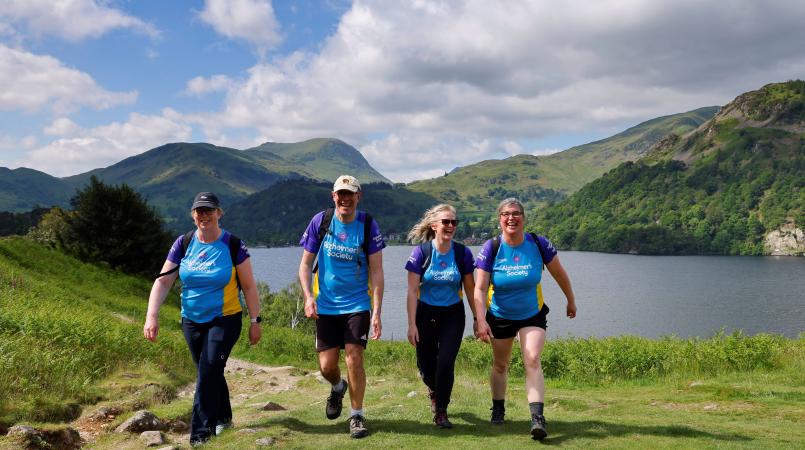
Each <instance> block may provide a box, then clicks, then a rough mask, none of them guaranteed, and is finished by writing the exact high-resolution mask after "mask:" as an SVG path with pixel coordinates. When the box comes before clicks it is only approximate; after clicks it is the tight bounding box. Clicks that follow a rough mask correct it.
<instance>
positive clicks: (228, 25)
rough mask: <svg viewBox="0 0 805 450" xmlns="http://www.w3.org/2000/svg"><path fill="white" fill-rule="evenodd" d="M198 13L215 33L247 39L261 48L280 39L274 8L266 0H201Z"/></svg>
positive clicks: (274, 43) (268, 47)
mask: <svg viewBox="0 0 805 450" xmlns="http://www.w3.org/2000/svg"><path fill="white" fill-rule="evenodd" d="M199 17H200V18H201V20H202V21H204V22H205V23H207V24H209V25H211V26H212V27H213V29H214V30H215V31H216V32H217V33H219V34H221V35H224V36H226V37H228V38H230V39H242V40H245V41H248V42H250V43H252V44H254V45H255V46H257V48H258V50H260V51H261V52H264V51H265V50H268V49H270V48H273V47H275V46H276V45H277V44H279V43H280V42H281V41H282V36H281V35H280V32H279V28H280V25H279V22H277V19H276V17H275V16H274V8H273V7H272V6H271V2H270V1H267V0H205V1H204V10H202V11H201V12H200V13H199Z"/></svg>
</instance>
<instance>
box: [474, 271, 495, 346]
mask: <svg viewBox="0 0 805 450" xmlns="http://www.w3.org/2000/svg"><path fill="white" fill-rule="evenodd" d="M489 276H490V273H489V272H487V271H485V270H482V269H475V291H474V292H475V294H474V295H473V298H474V299H475V311H474V313H475V318H476V322H475V323H476V337H477V338H478V339H481V340H482V341H484V342H489V340H490V339H491V337H492V330H490V329H489V324H488V323H486V291H487V289H489V278H490V277H489Z"/></svg>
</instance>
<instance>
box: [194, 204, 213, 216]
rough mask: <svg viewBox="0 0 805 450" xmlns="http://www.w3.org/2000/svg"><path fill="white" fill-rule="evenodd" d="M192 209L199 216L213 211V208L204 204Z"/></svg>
mask: <svg viewBox="0 0 805 450" xmlns="http://www.w3.org/2000/svg"><path fill="white" fill-rule="evenodd" d="M193 211H195V212H196V214H198V215H199V216H206V215H207V214H212V213H214V212H215V208H207V207H206V206H201V207H198V208H196V209H194V210H193Z"/></svg>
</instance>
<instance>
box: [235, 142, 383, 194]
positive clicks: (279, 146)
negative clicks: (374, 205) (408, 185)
mask: <svg viewBox="0 0 805 450" xmlns="http://www.w3.org/2000/svg"><path fill="white" fill-rule="evenodd" d="M246 152H247V153H252V152H254V153H262V152H268V153H269V154H272V155H278V156H280V157H282V158H283V159H285V160H286V161H289V162H291V163H293V164H297V165H299V166H301V167H304V168H305V169H307V170H308V171H309V172H310V175H315V177H314V178H317V179H323V180H335V178H336V177H338V176H339V175H343V174H349V175H352V176H354V177H355V178H357V179H358V180H360V181H361V183H372V182H383V183H391V180H389V179H388V178H386V177H384V176H383V175H381V174H380V172H378V171H377V170H375V169H374V168H373V167H372V166H370V165H369V162H368V161H366V159H365V158H364V157H363V155H362V154H361V153H360V152H359V151H358V150H356V149H355V147H353V146H351V145H349V144H347V143H345V142H344V141H341V140H339V139H325V138H317V139H309V140H307V141H303V142H296V143H293V144H283V143H278V142H266V143H265V144H262V145H260V146H257V147H254V148H250V149H248V150H246Z"/></svg>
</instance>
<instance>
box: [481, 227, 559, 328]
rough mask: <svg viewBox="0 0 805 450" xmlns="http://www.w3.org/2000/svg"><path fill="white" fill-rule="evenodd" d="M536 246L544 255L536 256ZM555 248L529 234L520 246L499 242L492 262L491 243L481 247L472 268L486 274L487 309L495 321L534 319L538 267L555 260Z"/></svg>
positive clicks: (537, 306)
mask: <svg viewBox="0 0 805 450" xmlns="http://www.w3.org/2000/svg"><path fill="white" fill-rule="evenodd" d="M537 245H539V246H540V247H541V248H542V253H543V254H544V255H545V261H543V260H542V256H541V255H540V251H539V248H538V247H537ZM556 253H557V252H556V248H555V247H554V246H553V244H551V242H550V241H549V240H548V239H546V238H544V237H542V236H537V241H534V239H533V238H532V237H531V235H530V234H529V233H526V234H525V239H524V240H523V242H522V243H521V244H520V245H518V246H516V247H510V246H509V244H507V243H506V241H504V240H503V238H502V237H501V238H500V248H499V249H498V254H497V256H495V259H494V261H493V260H491V259H490V258H489V256H490V255H491V254H492V240H491V239H490V240H488V241H486V242H485V243H484V245H483V247H481V250H480V251H479V252H478V257H477V258H476V260H475V267H477V268H479V269H481V270H483V271H485V272H489V273H490V278H489V291H488V295H487V306H488V307H489V312H490V313H492V314H493V315H494V316H495V317H500V318H503V319H509V320H523V319H528V318H529V317H533V316H535V315H536V314H537V313H539V311H540V310H541V309H542V305H544V303H545V302H544V300H543V298H542V285H541V281H542V264H543V263H545V264H548V263H550V262H551V261H553V258H554V257H555V256H556Z"/></svg>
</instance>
